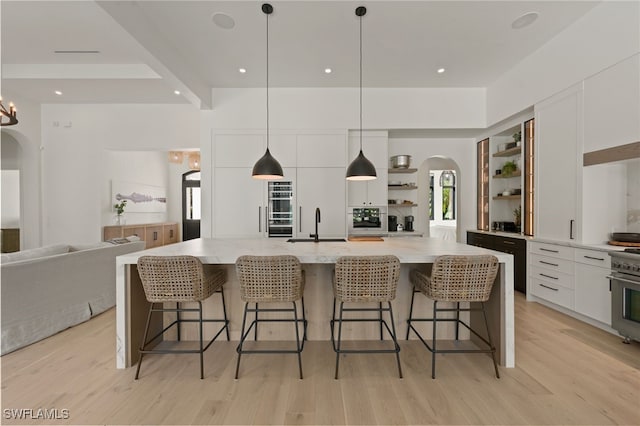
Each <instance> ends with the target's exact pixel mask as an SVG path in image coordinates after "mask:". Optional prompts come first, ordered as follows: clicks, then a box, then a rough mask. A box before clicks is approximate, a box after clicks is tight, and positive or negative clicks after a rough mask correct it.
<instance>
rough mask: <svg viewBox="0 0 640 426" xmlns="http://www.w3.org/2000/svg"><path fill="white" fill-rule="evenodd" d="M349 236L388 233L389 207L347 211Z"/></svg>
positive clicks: (361, 208)
mask: <svg viewBox="0 0 640 426" xmlns="http://www.w3.org/2000/svg"><path fill="white" fill-rule="evenodd" d="M347 223H348V225H349V235H383V234H386V233H387V207H386V206H379V207H351V208H349V210H348V211H347Z"/></svg>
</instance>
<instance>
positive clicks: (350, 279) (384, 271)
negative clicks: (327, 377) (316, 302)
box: [330, 255, 402, 379]
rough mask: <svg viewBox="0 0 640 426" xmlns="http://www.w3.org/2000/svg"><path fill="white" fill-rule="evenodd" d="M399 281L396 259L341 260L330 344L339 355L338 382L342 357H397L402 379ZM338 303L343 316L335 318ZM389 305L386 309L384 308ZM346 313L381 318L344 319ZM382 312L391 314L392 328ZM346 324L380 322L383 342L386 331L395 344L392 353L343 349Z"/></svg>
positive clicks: (379, 257) (390, 257)
mask: <svg viewBox="0 0 640 426" xmlns="http://www.w3.org/2000/svg"><path fill="white" fill-rule="evenodd" d="M399 277H400V260H399V259H398V258H397V257H396V256H389V255H386V256H343V257H340V258H338V260H337V262H336V265H335V272H334V276H333V295H334V298H333V314H332V319H331V321H330V324H331V342H332V344H333V350H334V351H335V353H336V371H335V378H336V379H337V378H338V369H339V367H340V354H343V353H366V354H371V353H395V354H396V361H397V364H398V375H399V376H400V378H402V367H401V366H400V355H399V353H400V345H398V341H397V339H396V328H395V323H394V320H393V310H392V308H391V301H392V300H394V299H395V297H396V288H397V287H398V279H399ZM336 302H340V314H339V317H338V318H336ZM370 302H377V303H378V307H375V308H371V307H349V308H345V307H344V304H345V303H349V304H353V303H356V304H357V303H370ZM383 303H386V305H387V307H383V306H382V305H383ZM345 312H378V314H379V316H378V318H371V317H369V318H353V317H351V318H345V317H344V313H345ZM383 312H388V314H389V321H390V322H391V328H390V327H389V325H388V324H387V321H386V320H384V319H383V316H382V314H383ZM336 322H337V323H338V340H337V341H336V339H335V334H334V331H335V330H334V329H335V324H336ZM343 322H378V323H380V340H383V327H384V328H385V329H386V330H387V332H388V333H389V335H390V336H391V339H392V340H393V348H391V349H343V348H342V323H343Z"/></svg>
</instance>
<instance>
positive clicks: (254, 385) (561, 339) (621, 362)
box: [1, 294, 640, 425]
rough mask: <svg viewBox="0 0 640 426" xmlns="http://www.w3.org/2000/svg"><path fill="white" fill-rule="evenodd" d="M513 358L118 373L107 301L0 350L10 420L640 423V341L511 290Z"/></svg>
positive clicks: (148, 364)
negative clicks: (30, 413) (59, 329)
mask: <svg viewBox="0 0 640 426" xmlns="http://www.w3.org/2000/svg"><path fill="white" fill-rule="evenodd" d="M515 318H516V366H517V367H516V368H515V369H504V368H501V369H500V374H501V377H502V378H501V379H499V380H498V379H496V378H495V377H494V375H493V367H492V364H491V361H490V359H489V358H488V357H486V356H485V355H477V354H474V355H460V354H455V355H453V354H451V355H450V354H447V355H439V356H438V359H437V375H438V378H437V379H436V380H432V379H431V378H430V367H429V360H430V356H429V354H428V353H427V352H426V351H425V350H424V348H423V346H421V344H420V343H419V342H418V341H409V342H407V341H402V342H401V346H402V351H401V353H400V355H401V359H402V366H403V369H404V375H405V378H404V379H399V378H398V376H397V369H396V367H395V361H394V356H393V355H390V354H382V355H348V356H347V357H346V358H345V359H344V360H342V361H341V370H340V373H341V379H340V380H334V379H333V368H334V362H335V356H334V353H333V351H332V349H331V345H330V343H329V342H313V341H312V342H308V343H307V346H306V347H305V350H304V352H303V367H304V373H305V378H304V380H299V379H298V378H297V374H298V373H297V362H296V360H295V355H274V356H271V355H253V356H252V355H247V356H245V357H243V364H242V366H241V371H240V375H241V377H240V380H237V381H236V380H234V379H233V376H234V369H235V360H236V358H235V343H234V342H224V341H221V342H216V343H214V344H213V346H212V347H211V348H210V349H209V350H208V351H207V352H206V354H205V379H204V380H200V379H199V368H198V357H197V355H181V356H173V355H163V356H149V357H148V358H147V359H145V362H144V363H143V365H142V372H141V378H140V380H138V381H134V380H133V376H134V374H135V370H134V369H128V370H116V369H115V359H114V352H115V350H114V341H115V337H114V336H115V318H114V311H113V310H111V311H109V312H107V313H105V314H103V315H101V316H99V317H97V318H95V319H92V320H91V321H89V322H87V323H84V324H81V325H79V326H77V327H74V328H72V329H69V330H67V331H64V332H63V333H60V334H58V335H56V336H53V337H51V338H49V339H46V340H44V341H42V342H39V343H36V344H34V345H31V346H30V347H27V348H24V349H22V350H19V351H17V352H14V353H12V354H9V355H6V356H4V357H2V359H1V362H2V409H3V411H2V423H3V424H63V423H66V424H251V423H254V424H256V423H257V424H492V425H495V424H509V425H513V424H536V425H539V424H581V425H586V424H590V425H591V424H593V425H596V424H597V425H607V424H640V408H639V406H640V344H639V343H637V342H634V343H633V344H631V345H623V344H622V343H621V339H620V338H617V337H616V336H613V335H610V334H608V333H606V332H603V331H601V330H598V329H595V328H593V327H590V326H588V325H586V324H583V323H581V322H579V321H577V320H574V319H572V318H569V317H566V316H564V315H562V314H559V313H557V312H555V311H553V310H550V309H547V308H545V307H543V306H540V305H538V304H536V303H527V302H526V301H525V300H524V298H523V297H521V295H519V294H518V295H517V297H516V314H515ZM11 408H31V409H34V410H37V409H38V408H46V409H53V408H55V409H58V410H62V409H68V410H69V415H70V418H69V419H68V420H57V421H56V420H29V421H16V420H11V419H7V418H6V412H5V409H11Z"/></svg>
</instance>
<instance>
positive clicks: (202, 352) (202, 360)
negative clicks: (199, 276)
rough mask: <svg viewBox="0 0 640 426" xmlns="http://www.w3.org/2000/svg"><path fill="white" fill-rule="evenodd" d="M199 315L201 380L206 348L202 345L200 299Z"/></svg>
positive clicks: (200, 303)
mask: <svg viewBox="0 0 640 426" xmlns="http://www.w3.org/2000/svg"><path fill="white" fill-rule="evenodd" d="M198 315H199V320H200V321H199V324H198V326H199V327H198V328H199V330H200V380H202V379H204V349H203V346H202V336H203V330H202V302H200V301H198Z"/></svg>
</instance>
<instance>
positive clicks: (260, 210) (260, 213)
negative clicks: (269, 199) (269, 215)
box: [258, 206, 262, 232]
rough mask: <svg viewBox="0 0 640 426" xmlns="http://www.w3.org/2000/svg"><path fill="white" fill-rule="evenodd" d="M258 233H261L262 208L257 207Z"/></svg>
mask: <svg viewBox="0 0 640 426" xmlns="http://www.w3.org/2000/svg"><path fill="white" fill-rule="evenodd" d="M258 232H262V206H258Z"/></svg>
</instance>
